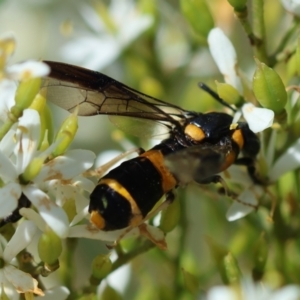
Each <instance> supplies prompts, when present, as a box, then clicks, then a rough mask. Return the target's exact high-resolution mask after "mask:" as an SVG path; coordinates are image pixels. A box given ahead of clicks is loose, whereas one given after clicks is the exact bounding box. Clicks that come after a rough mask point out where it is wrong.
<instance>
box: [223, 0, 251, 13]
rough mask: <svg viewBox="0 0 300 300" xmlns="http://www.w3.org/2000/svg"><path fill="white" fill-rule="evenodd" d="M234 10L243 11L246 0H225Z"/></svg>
mask: <svg viewBox="0 0 300 300" xmlns="http://www.w3.org/2000/svg"><path fill="white" fill-rule="evenodd" d="M227 1H228V2H229V4H230V5H231V6H232V7H233V8H234V10H235V11H238V12H240V11H244V10H245V9H247V0H227Z"/></svg>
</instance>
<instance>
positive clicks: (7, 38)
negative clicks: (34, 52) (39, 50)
mask: <svg viewBox="0 0 300 300" xmlns="http://www.w3.org/2000/svg"><path fill="white" fill-rule="evenodd" d="M0 41H1V45H0V55H1V58H0V60H1V66H5V67H3V69H0V80H2V79H4V78H6V79H9V80H20V81H21V80H24V79H29V78H36V77H42V76H45V75H47V74H49V72H50V68H49V66H48V65H46V64H44V63H42V62H39V61H25V62H22V63H19V64H15V65H12V66H6V63H7V60H8V59H9V58H10V57H11V55H12V54H13V53H14V51H15V46H16V41H15V37H14V35H13V34H10V33H9V34H4V35H1V36H0ZM2 97H3V95H2Z"/></svg>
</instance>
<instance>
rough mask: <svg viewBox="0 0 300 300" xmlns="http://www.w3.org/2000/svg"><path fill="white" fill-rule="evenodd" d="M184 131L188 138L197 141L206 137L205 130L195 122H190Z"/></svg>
mask: <svg viewBox="0 0 300 300" xmlns="http://www.w3.org/2000/svg"><path fill="white" fill-rule="evenodd" d="M184 133H185V135H186V136H187V138H189V139H190V140H192V141H193V142H195V143H199V142H201V141H202V140H203V139H205V133H204V131H203V130H202V129H201V128H200V127H198V126H196V125H195V124H188V125H187V126H186V127H185V129H184Z"/></svg>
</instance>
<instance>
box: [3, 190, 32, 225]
mask: <svg viewBox="0 0 300 300" xmlns="http://www.w3.org/2000/svg"><path fill="white" fill-rule="evenodd" d="M30 205H31V202H30V201H29V200H28V198H27V197H26V196H25V195H24V194H23V193H22V194H21V197H20V199H19V200H18V206H17V208H16V209H14V210H13V211H12V213H11V214H10V215H9V216H7V217H5V218H3V219H2V220H1V221H0V227H2V226H4V225H6V224H7V223H15V222H17V221H19V220H20V219H21V218H22V216H21V215H20V213H19V210H20V209H21V208H23V207H26V208H28V207H30Z"/></svg>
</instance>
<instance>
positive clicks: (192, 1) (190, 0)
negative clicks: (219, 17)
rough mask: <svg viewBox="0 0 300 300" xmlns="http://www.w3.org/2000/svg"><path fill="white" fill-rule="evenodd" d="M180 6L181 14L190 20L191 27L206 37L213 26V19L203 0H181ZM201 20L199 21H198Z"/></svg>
mask: <svg viewBox="0 0 300 300" xmlns="http://www.w3.org/2000/svg"><path fill="white" fill-rule="evenodd" d="M180 6H181V10H182V13H183V15H184V16H185V17H186V19H187V20H188V21H189V22H190V24H191V26H192V27H193V29H194V30H195V31H196V32H197V33H198V34H199V35H200V36H201V37H204V38H206V37H207V35H208V33H209V31H210V30H211V29H212V28H213V27H214V20H213V18H212V15H211V13H210V11H209V9H208V6H207V4H206V1H204V0H181V1H180ZM199 20H201V21H199Z"/></svg>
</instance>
